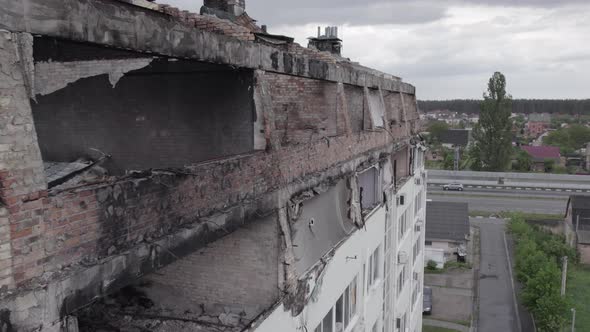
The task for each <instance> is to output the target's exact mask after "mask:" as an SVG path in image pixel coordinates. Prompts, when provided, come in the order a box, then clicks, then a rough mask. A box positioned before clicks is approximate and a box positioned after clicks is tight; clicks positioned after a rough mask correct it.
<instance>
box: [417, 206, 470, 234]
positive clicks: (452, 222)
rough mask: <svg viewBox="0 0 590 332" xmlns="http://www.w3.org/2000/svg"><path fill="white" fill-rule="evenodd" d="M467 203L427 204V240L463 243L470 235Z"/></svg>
mask: <svg viewBox="0 0 590 332" xmlns="http://www.w3.org/2000/svg"><path fill="white" fill-rule="evenodd" d="M468 207H469V206H468V204H467V203H455V202H427V203H426V239H427V240H432V239H437V240H454V241H463V240H465V237H466V236H467V235H469V209H468Z"/></svg>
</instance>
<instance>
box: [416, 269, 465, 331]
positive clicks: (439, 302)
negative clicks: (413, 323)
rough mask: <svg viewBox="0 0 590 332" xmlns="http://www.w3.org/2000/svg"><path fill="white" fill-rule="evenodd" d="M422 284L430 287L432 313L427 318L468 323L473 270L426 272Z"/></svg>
mask: <svg viewBox="0 0 590 332" xmlns="http://www.w3.org/2000/svg"><path fill="white" fill-rule="evenodd" d="M424 284H425V285H426V286H429V287H431V288H432V304H433V305H432V308H433V309H432V314H431V316H430V317H429V318H431V319H440V320H443V321H451V322H456V323H459V324H469V323H470V322H471V315H472V311H473V270H471V269H454V270H450V271H447V272H445V273H441V274H426V275H425V276H424Z"/></svg>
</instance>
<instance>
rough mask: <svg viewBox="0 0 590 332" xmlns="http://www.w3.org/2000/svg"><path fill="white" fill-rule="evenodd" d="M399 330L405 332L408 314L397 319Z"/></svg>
mask: <svg viewBox="0 0 590 332" xmlns="http://www.w3.org/2000/svg"><path fill="white" fill-rule="evenodd" d="M396 325H397V330H398V331H400V332H403V331H405V330H406V314H404V315H403V316H402V317H400V318H398V319H397V324H396Z"/></svg>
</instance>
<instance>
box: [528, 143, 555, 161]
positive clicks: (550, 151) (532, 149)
mask: <svg viewBox="0 0 590 332" xmlns="http://www.w3.org/2000/svg"><path fill="white" fill-rule="evenodd" d="M522 149H523V150H524V151H526V153H528V154H529V155H530V156H531V157H532V158H533V159H534V160H535V161H543V160H545V159H559V158H561V154H560V153H559V148H558V147H556V146H523V147H522Z"/></svg>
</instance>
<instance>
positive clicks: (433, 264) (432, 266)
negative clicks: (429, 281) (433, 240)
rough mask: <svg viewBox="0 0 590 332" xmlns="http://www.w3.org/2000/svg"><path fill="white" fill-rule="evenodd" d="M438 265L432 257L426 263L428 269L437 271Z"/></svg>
mask: <svg viewBox="0 0 590 332" xmlns="http://www.w3.org/2000/svg"><path fill="white" fill-rule="evenodd" d="M436 266H437V264H436V262H435V261H433V260H432V259H431V260H429V261H428V262H427V263H426V269H427V270H429V271H436Z"/></svg>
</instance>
